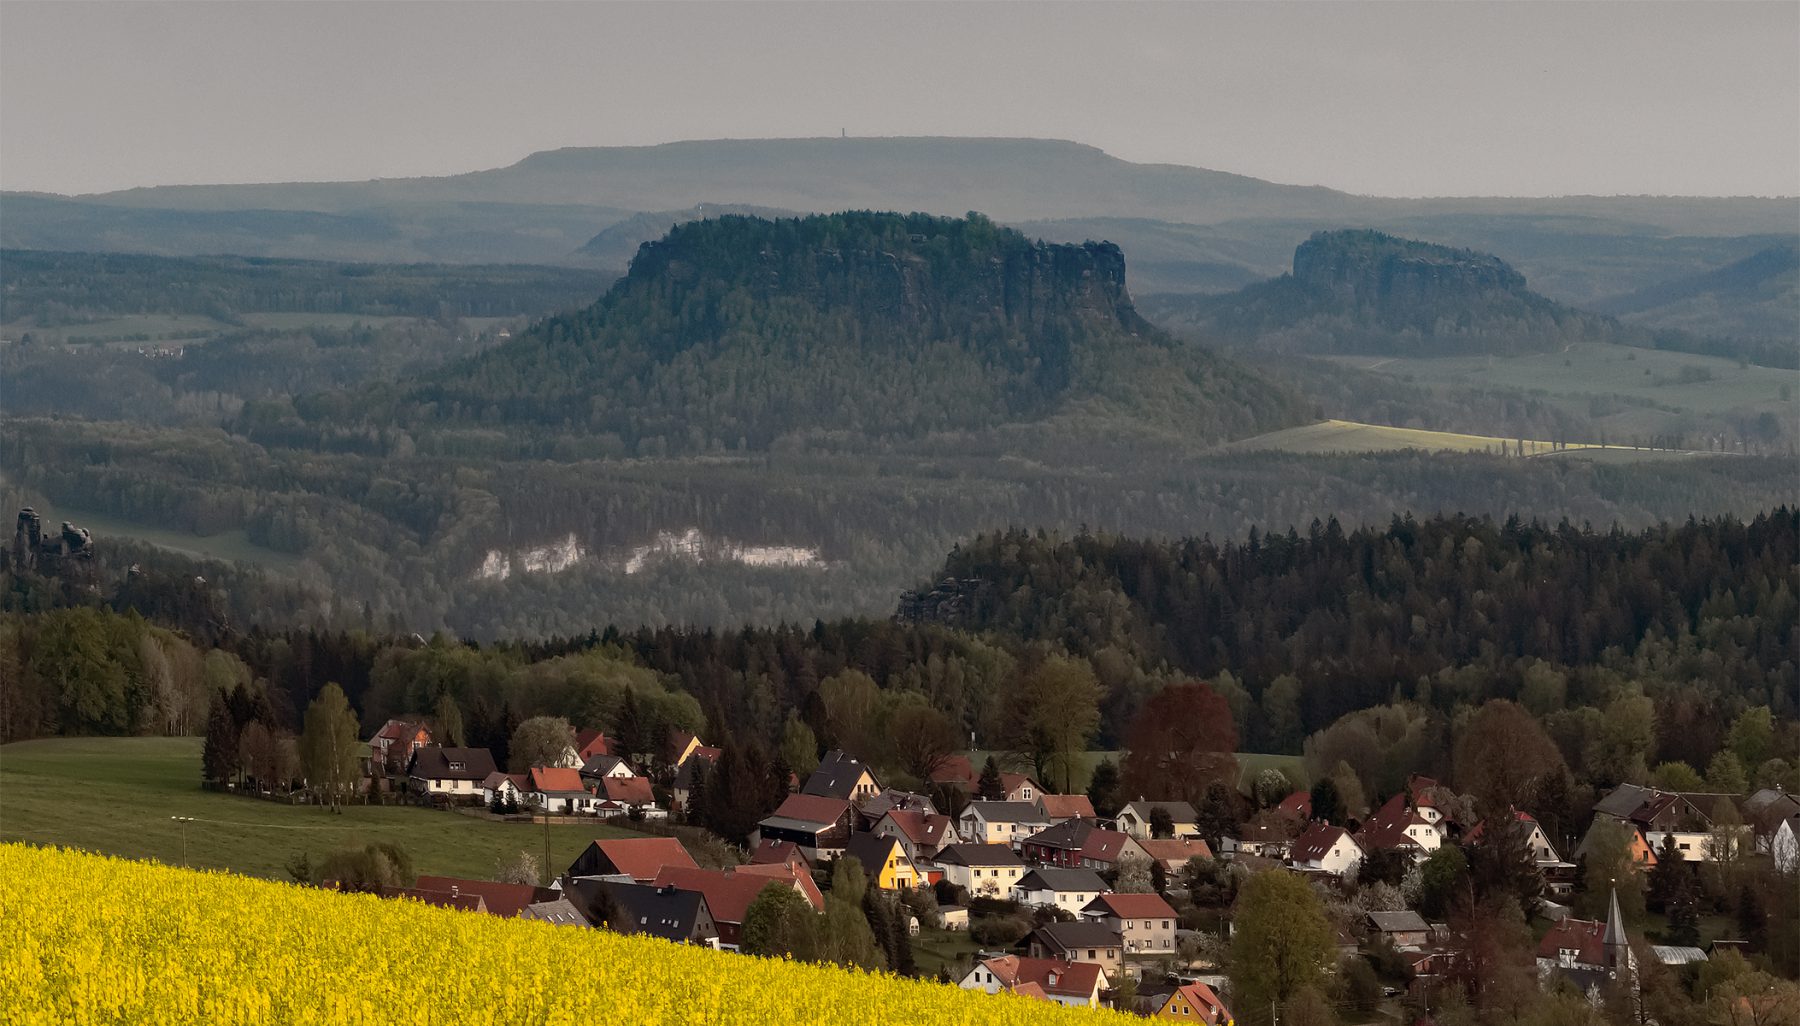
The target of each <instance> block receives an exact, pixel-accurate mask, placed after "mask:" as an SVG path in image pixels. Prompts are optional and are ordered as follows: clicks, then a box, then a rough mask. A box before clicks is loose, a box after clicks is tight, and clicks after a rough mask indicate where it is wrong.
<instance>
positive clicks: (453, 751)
mask: <svg viewBox="0 0 1800 1026" xmlns="http://www.w3.org/2000/svg"><path fill="white" fill-rule="evenodd" d="M493 772H494V756H493V754H492V753H490V752H489V751H488V750H487V749H485V748H436V747H432V748H421V749H419V750H418V751H416V752H414V753H413V755H412V762H411V763H410V764H409V765H408V766H407V767H406V782H407V785H408V786H409V787H411V788H412V790H413V791H415V792H417V793H419V794H424V795H431V796H434V797H435V796H442V797H445V798H452V799H455V798H463V799H467V800H469V801H471V802H473V801H477V800H479V799H480V798H481V785H482V782H483V781H485V780H486V779H487V778H488V776H489V775H491V774H492V773H493Z"/></svg>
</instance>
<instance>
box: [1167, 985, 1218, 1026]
mask: <svg viewBox="0 0 1800 1026" xmlns="http://www.w3.org/2000/svg"><path fill="white" fill-rule="evenodd" d="M1175 994H1179V995H1181V996H1182V997H1183V998H1185V999H1186V1000H1187V1003H1188V1004H1189V1005H1190V1006H1192V1007H1194V1008H1197V1009H1199V1010H1200V1011H1201V1018H1203V1019H1204V1020H1205V1021H1206V1022H1208V1023H1212V1024H1213V1026H1218V1024H1219V1023H1222V1022H1230V1021H1231V1010H1230V1009H1229V1008H1226V1007H1225V1002H1223V1001H1220V1000H1219V995H1218V994H1216V993H1214V992H1213V989H1212V988H1211V987H1208V986H1207V985H1206V984H1204V983H1189V984H1187V985H1185V986H1182V987H1177V988H1176V990H1175ZM1175 994H1171V995H1169V997H1170V998H1171V999H1172V998H1174V996H1175Z"/></svg>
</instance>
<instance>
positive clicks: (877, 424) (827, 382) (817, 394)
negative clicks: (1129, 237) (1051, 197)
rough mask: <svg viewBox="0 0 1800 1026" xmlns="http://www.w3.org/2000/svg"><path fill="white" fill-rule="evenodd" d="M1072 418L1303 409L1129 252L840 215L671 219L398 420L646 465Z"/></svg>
mask: <svg viewBox="0 0 1800 1026" xmlns="http://www.w3.org/2000/svg"><path fill="white" fill-rule="evenodd" d="M327 408H329V409H327ZM320 409H321V411H322V413H323V414H324V419H330V417H334V416H340V415H345V414H350V413H353V412H354V410H353V408H351V409H342V408H338V407H337V404H335V403H327V404H325V406H324V407H321V408H320ZM1078 411H1079V412H1080V413H1081V414H1082V415H1083V416H1099V417H1102V418H1104V419H1106V421H1107V422H1108V423H1109V424H1111V425H1113V426H1122V425H1126V424H1129V425H1131V426H1134V427H1146V428H1151V429H1154V430H1159V431H1165V432H1173V433H1179V434H1181V435H1183V436H1186V437H1189V438H1192V439H1195V440H1216V439H1222V438H1227V437H1234V436H1237V435H1241V434H1245V433H1250V432H1253V431H1256V430H1262V429H1263V426H1264V425H1267V424H1269V423H1271V422H1284V423H1291V422H1293V421H1294V419H1295V417H1296V416H1297V404H1296V402H1295V400H1293V399H1292V397H1290V396H1289V395H1288V394H1287V393H1286V392H1284V391H1283V390H1281V389H1279V388H1277V387H1275V386H1273V385H1270V384H1269V383H1267V382H1266V381H1264V380H1263V379H1261V378H1260V377H1258V376H1256V375H1255V374H1253V373H1251V372H1249V371H1246V370H1244V369H1242V368H1239V367H1237V366H1236V365H1235V364H1232V363H1231V362H1230V361H1228V360H1227V359H1225V358H1223V357H1220V356H1217V355H1215V354H1212V353H1210V352H1208V351H1206V350H1204V349H1203V348H1201V347H1196V346H1192V345H1190V344H1186V343H1182V342H1178V341H1176V340H1175V339H1173V338H1171V337H1170V336H1168V335H1166V334H1164V333H1162V332H1161V331H1159V330H1157V329H1156V328H1154V327H1153V326H1151V325H1150V324H1149V323H1148V322H1146V321H1145V320H1144V319H1143V318H1142V317H1140V316H1139V315H1138V313H1137V310H1136V309H1135V308H1134V307H1133V306H1132V303H1131V299H1130V297H1129V296H1128V295H1127V293H1126V291H1125V260H1124V256H1123V255H1122V254H1121V253H1120V252H1119V249H1118V248H1117V247H1116V246H1113V245H1110V244H1108V243H1088V244H1086V245H1082V246H1073V245H1051V244H1046V243H1042V242H1034V241H1033V240H1031V239H1028V238H1026V237H1025V236H1024V235H1021V234H1020V233H1018V232H1016V231H1012V230H1010V229H1006V228H1001V227H999V226H997V225H995V224H994V223H993V222H991V221H989V220H987V219H986V218H983V217H980V216H971V217H969V218H956V219H949V218H937V217H931V216H928V215H923V214H912V215H899V214H879V213H847V214H833V215H821V216H812V217H805V218H795V219H781V220H764V219H761V218H752V217H738V216H730V217H722V218H718V219H712V220H705V221H695V222H689V223H686V224H682V225H678V226H677V227H676V228H675V229H674V230H673V231H671V232H670V233H669V234H668V236H667V237H665V238H663V239H661V240H659V241H657V242H652V243H647V244H645V245H644V246H643V247H642V248H641V249H640V250H639V252H638V255H637V257H636V259H635V260H633V261H632V264H631V270H630V273H629V274H628V275H627V276H626V277H625V278H623V279H621V280H620V281H619V282H618V283H617V284H616V285H615V286H614V287H613V289H612V290H611V291H610V292H609V293H608V294H607V295H606V296H605V297H604V298H602V299H601V300H600V301H599V302H597V303H595V304H594V305H593V306H591V307H589V308H587V309H586V310H583V311H580V312H578V313H575V314H570V315H566V316H558V317H553V318H550V319H548V320H545V321H543V322H540V323H539V324H537V325H535V326H533V327H532V328H531V329H529V330H527V331H525V332H523V333H521V334H520V335H519V336H517V337H515V338H514V339H512V340H511V341H510V342H508V343H506V344H504V345H502V346H500V347H498V348H495V349H492V350H489V351H487V352H485V353H482V354H481V355H479V356H477V357H474V358H472V359H470V360H467V361H465V362H462V363H459V364H455V365H452V366H450V367H447V368H445V369H444V370H443V371H442V372H440V373H439V374H438V375H437V376H436V377H434V378H433V379H431V380H429V381H427V382H426V383H424V384H421V385H419V386H417V387H415V388H413V389H411V390H410V391H408V392H406V393H403V397H402V398H401V399H399V401H398V402H397V403H396V405H395V406H394V407H393V408H392V413H393V415H394V416H396V417H397V418H399V419H400V420H403V421H406V422H408V423H412V424H416V425H420V426H426V425H430V424H438V425H445V424H455V423H471V424H474V423H479V424H482V425H514V426H518V427H529V428H531V429H533V430H538V431H543V430H550V431H556V432H565V433H575V434H580V435H585V436H600V437H605V438H610V439H613V440H615V442H617V443H622V444H623V445H624V446H625V448H626V450H627V451H629V452H632V453H642V454H657V453H664V452H680V451H688V452H694V451H720V450H723V451H734V450H743V449H751V450H755V449H764V448H767V447H769V446H772V445H776V444H779V443H781V442H782V440H783V439H789V440H797V439H804V438H806V437H809V436H812V437H826V436H832V435H842V436H845V437H851V436H863V437H868V438H884V439H906V438H919V437H923V436H925V435H928V434H931V433H935V432H945V431H974V430H982V429H987V428H993V427H997V426H1000V425H1003V424H1008V423H1017V422H1025V421H1035V420H1041V419H1044V418H1049V417H1053V416H1057V415H1059V414H1072V413H1076V412H1078Z"/></svg>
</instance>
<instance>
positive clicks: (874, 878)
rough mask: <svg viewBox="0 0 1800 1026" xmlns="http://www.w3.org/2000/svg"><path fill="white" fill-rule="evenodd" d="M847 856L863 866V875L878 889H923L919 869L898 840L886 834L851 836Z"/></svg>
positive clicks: (845, 847)
mask: <svg viewBox="0 0 1800 1026" xmlns="http://www.w3.org/2000/svg"><path fill="white" fill-rule="evenodd" d="M844 856H845V857H847V858H853V859H855V860H856V861H857V862H859V863H861V864H862V867H863V876H864V877H866V878H867V879H868V881H869V886H870V887H874V888H876V889H877V890H883V891H898V890H903V889H904V890H911V889H912V888H914V887H917V886H919V870H918V867H916V866H914V865H913V860H912V857H911V856H909V855H907V854H906V849H905V848H904V847H902V846H901V844H900V841H899V839H898V838H894V837H888V836H886V835H884V834H866V833H865V834H851V835H850V843H848V844H846V845H844Z"/></svg>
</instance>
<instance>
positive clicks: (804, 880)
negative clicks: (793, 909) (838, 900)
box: [737, 859, 825, 912]
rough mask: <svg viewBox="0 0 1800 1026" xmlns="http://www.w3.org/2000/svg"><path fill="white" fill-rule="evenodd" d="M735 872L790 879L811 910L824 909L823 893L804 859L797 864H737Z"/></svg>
mask: <svg viewBox="0 0 1800 1026" xmlns="http://www.w3.org/2000/svg"><path fill="white" fill-rule="evenodd" d="M737 872H739V873H749V874H751V875H752V876H770V877H774V878H775V879H777V880H789V881H792V882H793V884H794V886H795V887H797V888H799V890H800V893H801V894H802V895H804V896H805V897H806V900H807V903H808V904H810V905H812V907H813V911H815V912H823V911H825V894H824V892H822V891H820V890H819V885H818V884H816V883H814V882H813V878H812V870H811V869H810V868H808V867H807V865H806V863H805V860H804V859H803V860H801V863H800V864H799V865H795V864H794V863H792V862H772V863H771V862H763V863H757V864H754V865H748V866H739V867H737Z"/></svg>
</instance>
